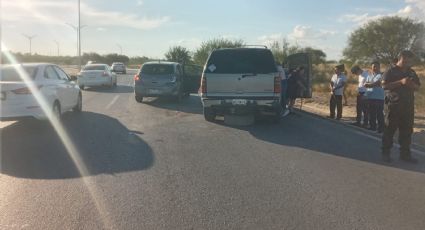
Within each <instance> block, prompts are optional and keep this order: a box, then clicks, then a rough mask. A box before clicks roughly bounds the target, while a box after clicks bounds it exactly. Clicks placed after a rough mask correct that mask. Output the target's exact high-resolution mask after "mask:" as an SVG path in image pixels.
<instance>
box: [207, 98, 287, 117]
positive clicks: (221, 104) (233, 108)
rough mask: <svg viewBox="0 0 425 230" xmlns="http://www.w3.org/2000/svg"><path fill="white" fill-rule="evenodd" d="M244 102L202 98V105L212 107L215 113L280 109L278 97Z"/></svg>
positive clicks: (275, 110)
mask: <svg viewBox="0 0 425 230" xmlns="http://www.w3.org/2000/svg"><path fill="white" fill-rule="evenodd" d="M245 100H246V104H244V105H238V104H236V105H235V104H234V103H233V99H209V98H202V104H203V106H204V107H207V108H212V109H213V110H214V111H215V112H216V113H217V114H238V115H242V114H250V113H276V112H280V111H281V109H282V108H281V105H280V101H279V100H280V99H279V98H267V99H261V98H255V99H245Z"/></svg>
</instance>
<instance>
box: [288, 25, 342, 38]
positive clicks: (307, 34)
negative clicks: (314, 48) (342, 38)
mask: <svg viewBox="0 0 425 230" xmlns="http://www.w3.org/2000/svg"><path fill="white" fill-rule="evenodd" d="M335 34H336V32H335V31H329V30H323V29H314V28H312V27H311V26H303V25H297V26H295V27H294V29H293V30H292V32H291V33H290V34H289V35H288V38H290V39H293V40H304V41H312V40H318V39H320V40H326V39H327V38H328V37H329V36H332V35H335Z"/></svg>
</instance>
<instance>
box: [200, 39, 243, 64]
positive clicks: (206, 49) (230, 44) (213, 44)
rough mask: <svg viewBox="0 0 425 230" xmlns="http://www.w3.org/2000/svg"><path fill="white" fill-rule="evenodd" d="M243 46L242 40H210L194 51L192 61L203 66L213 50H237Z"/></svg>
mask: <svg viewBox="0 0 425 230" xmlns="http://www.w3.org/2000/svg"><path fill="white" fill-rule="evenodd" d="M244 44H245V42H244V41H242V40H229V39H225V38H218V39H212V40H209V41H206V42H203V43H202V44H201V47H199V48H198V49H197V50H196V51H195V54H194V55H193V60H194V62H195V64H197V65H201V66H203V65H204V64H205V62H206V61H207V59H208V56H209V55H210V53H211V52H212V51H213V50H214V49H218V48H237V47H241V46H243V45H244Z"/></svg>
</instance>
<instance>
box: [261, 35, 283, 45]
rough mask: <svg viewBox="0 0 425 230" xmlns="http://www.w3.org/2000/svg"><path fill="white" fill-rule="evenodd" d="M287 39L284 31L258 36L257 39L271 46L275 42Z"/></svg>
mask: <svg viewBox="0 0 425 230" xmlns="http://www.w3.org/2000/svg"><path fill="white" fill-rule="evenodd" d="M283 39H285V36H284V35H283V34H282V33H276V34H271V35H263V36H260V37H258V38H257V41H258V42H259V43H260V44H262V45H266V46H269V45H271V44H272V43H273V42H282V41H283Z"/></svg>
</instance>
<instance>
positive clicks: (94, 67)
mask: <svg viewBox="0 0 425 230" xmlns="http://www.w3.org/2000/svg"><path fill="white" fill-rule="evenodd" d="M83 70H106V66H104V65H87V66H85V67H84V69H83Z"/></svg>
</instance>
